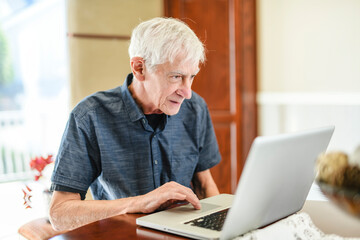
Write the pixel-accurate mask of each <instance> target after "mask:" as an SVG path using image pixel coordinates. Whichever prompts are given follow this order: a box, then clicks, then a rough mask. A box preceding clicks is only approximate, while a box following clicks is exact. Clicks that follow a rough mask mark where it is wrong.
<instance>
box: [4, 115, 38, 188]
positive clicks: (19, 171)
mask: <svg viewBox="0 0 360 240" xmlns="http://www.w3.org/2000/svg"><path fill="white" fill-rule="evenodd" d="M24 128H25V127H24V114H23V112H22V111H0V182H7V181H16V180H25V179H29V178H31V177H32V176H33V174H32V172H31V170H30V166H29V162H30V159H31V157H32V156H31V153H30V151H28V149H27V148H26V144H25V142H26V141H25V139H24V132H25V131H24Z"/></svg>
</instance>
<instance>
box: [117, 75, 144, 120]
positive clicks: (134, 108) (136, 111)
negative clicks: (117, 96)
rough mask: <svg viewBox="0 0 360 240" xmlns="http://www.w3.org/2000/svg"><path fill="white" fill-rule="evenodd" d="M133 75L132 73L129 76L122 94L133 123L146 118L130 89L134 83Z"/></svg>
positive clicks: (123, 86) (122, 87)
mask: <svg viewBox="0 0 360 240" xmlns="http://www.w3.org/2000/svg"><path fill="white" fill-rule="evenodd" d="M133 77H134V76H133V74H132V73H130V74H129V75H127V77H126V79H125V81H124V83H123V85H122V86H121V92H122V96H123V101H124V104H125V108H126V111H127V113H128V114H129V117H130V120H131V121H132V122H135V121H138V120H139V119H142V118H145V115H144V113H143V111H142V110H141V109H140V107H139V106H138V105H137V104H136V102H135V100H134V98H133V97H132V95H131V93H130V91H129V89H128V87H129V86H130V84H131V83H132V81H133Z"/></svg>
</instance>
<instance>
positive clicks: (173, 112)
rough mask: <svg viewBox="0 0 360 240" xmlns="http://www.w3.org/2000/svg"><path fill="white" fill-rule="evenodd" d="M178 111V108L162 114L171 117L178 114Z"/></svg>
mask: <svg viewBox="0 0 360 240" xmlns="http://www.w3.org/2000/svg"><path fill="white" fill-rule="evenodd" d="M179 110H180V108H178V109H166V110H164V111H163V112H164V113H165V114H166V115H168V116H172V115H176V114H178V113H179Z"/></svg>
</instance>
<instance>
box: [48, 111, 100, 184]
mask: <svg viewBox="0 0 360 240" xmlns="http://www.w3.org/2000/svg"><path fill="white" fill-rule="evenodd" d="M93 122H94V121H93V120H92V119H91V115H90V114H87V115H84V116H83V117H82V118H80V119H78V118H77V117H76V115H75V114H74V113H72V114H71V115H70V118H69V120H68V123H67V125H66V128H65V131H64V135H63V137H62V140H61V144H60V148H59V152H58V154H57V157H56V161H55V167H54V172H53V175H52V177H51V180H52V182H53V184H56V185H61V186H65V187H69V188H73V189H78V190H81V191H87V189H88V188H89V186H90V185H91V183H92V182H93V181H94V180H95V179H96V178H97V176H98V175H99V174H100V171H101V169H100V160H99V151H98V147H97V143H96V137H95V132H94V131H95V130H94V127H91V128H90V127H89V126H90V125H92V124H93ZM91 129H92V130H91Z"/></svg>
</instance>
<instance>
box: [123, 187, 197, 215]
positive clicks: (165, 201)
mask: <svg viewBox="0 0 360 240" xmlns="http://www.w3.org/2000/svg"><path fill="white" fill-rule="evenodd" d="M135 198H136V203H135V204H134V207H135V206H136V208H138V209H132V210H130V212H142V213H151V212H154V211H156V210H163V209H166V208H169V207H171V206H172V205H174V204H176V203H178V202H184V201H186V202H189V203H191V204H192V205H193V206H194V208H195V209H200V208H201V205H200V201H199V199H198V198H197V196H196V195H195V193H194V192H193V191H192V190H191V189H190V188H187V187H185V186H182V185H180V184H178V183H176V182H168V183H165V184H164V185H162V186H161V187H159V188H157V189H155V190H153V191H151V192H149V193H147V194H145V195H142V196H138V197H135ZM134 200H135V199H134Z"/></svg>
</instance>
